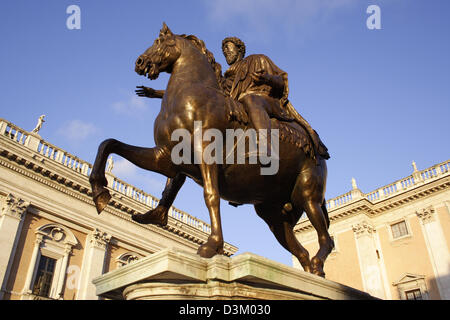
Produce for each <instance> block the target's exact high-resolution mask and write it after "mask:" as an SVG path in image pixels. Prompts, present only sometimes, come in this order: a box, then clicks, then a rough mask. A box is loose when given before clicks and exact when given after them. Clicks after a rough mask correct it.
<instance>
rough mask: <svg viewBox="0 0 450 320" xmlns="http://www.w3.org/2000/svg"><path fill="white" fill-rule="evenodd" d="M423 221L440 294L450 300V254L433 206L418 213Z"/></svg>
mask: <svg viewBox="0 0 450 320" xmlns="http://www.w3.org/2000/svg"><path fill="white" fill-rule="evenodd" d="M416 214H417V216H418V217H419V219H420V220H421V227H422V232H423V234H424V238H425V242H426V246H427V250H428V253H429V255H430V260H431V265H432V266H433V270H434V274H435V277H436V282H437V285H438V288H439V293H440V295H441V298H442V299H443V300H450V277H449V272H450V253H449V248H448V247H447V242H446V240H445V236H444V232H443V230H442V227H441V225H440V223H439V221H438V219H437V217H436V215H435V212H434V208H433V207H432V206H430V207H428V208H425V209H421V210H418V211H416Z"/></svg>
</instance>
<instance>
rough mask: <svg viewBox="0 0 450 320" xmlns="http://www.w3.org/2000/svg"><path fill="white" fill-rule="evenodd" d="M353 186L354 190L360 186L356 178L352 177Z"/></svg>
mask: <svg viewBox="0 0 450 320" xmlns="http://www.w3.org/2000/svg"><path fill="white" fill-rule="evenodd" d="M352 187H353V190H356V189H358V186H357V185H356V180H355V178H352Z"/></svg>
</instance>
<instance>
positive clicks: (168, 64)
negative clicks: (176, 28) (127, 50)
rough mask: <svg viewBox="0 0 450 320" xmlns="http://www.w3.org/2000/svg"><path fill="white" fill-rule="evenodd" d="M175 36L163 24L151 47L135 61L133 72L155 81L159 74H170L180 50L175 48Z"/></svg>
mask: <svg viewBox="0 0 450 320" xmlns="http://www.w3.org/2000/svg"><path fill="white" fill-rule="evenodd" d="M176 40H177V36H176V35H174V34H173V33H172V31H170V29H169V27H167V25H166V24H165V23H164V24H163V27H162V29H161V31H160V32H159V37H158V38H157V39H156V40H155V41H154V42H153V45H152V46H151V47H150V48H148V49H147V50H145V52H144V53H143V54H141V55H140V56H139V58H137V60H136V66H135V71H136V73H137V74H139V75H142V76H148V78H149V79H151V80H155V79H156V78H158V76H159V74H160V73H161V72H169V73H170V72H171V71H172V66H173V63H174V62H175V61H176V60H177V59H178V57H179V56H180V49H179V48H178V47H177V46H176V44H177V41H176Z"/></svg>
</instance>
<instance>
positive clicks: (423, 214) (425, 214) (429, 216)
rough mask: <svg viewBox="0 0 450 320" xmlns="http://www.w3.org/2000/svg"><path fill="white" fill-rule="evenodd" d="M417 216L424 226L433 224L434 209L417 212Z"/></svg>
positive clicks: (429, 208)
mask: <svg viewBox="0 0 450 320" xmlns="http://www.w3.org/2000/svg"><path fill="white" fill-rule="evenodd" d="M416 215H417V216H418V217H419V218H420V220H422V222H423V223H424V224H426V223H429V222H432V221H434V208H433V207H432V206H429V207H428V208H425V209H421V210H417V211H416Z"/></svg>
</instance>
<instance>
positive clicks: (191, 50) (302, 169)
mask: <svg viewBox="0 0 450 320" xmlns="http://www.w3.org/2000/svg"><path fill="white" fill-rule="evenodd" d="M217 65H218V64H217V63H216V62H215V61H214V58H213V56H212V54H211V53H210V52H209V51H208V50H207V49H206V48H205V47H204V42H203V41H201V40H199V39H198V38H197V37H195V36H192V35H190V36H186V35H176V34H173V33H172V32H171V31H170V29H169V28H168V27H167V26H166V25H165V24H164V25H163V28H162V29H161V31H160V34H159V37H158V38H157V39H156V40H155V41H154V43H153V45H152V46H151V47H149V48H148V49H147V50H146V51H145V52H144V53H143V54H142V55H140V56H139V58H138V59H137V61H136V65H135V71H136V72H137V73H138V74H139V75H142V76H146V77H148V78H149V79H151V80H154V79H156V78H157V77H158V75H159V74H160V73H161V72H167V73H169V74H171V76H170V79H169V82H168V84H167V88H166V90H165V92H164V95H163V96H162V97H161V98H162V103H161V111H160V113H159V114H158V116H157V117H156V120H155V123H154V138H155V142H156V146H155V147H153V148H145V147H137V146H132V145H128V144H125V143H123V142H120V141H118V140H116V139H107V140H105V141H103V142H102V143H101V144H100V145H99V148H98V152H97V155H96V158H95V162H94V165H93V168H92V172H91V175H90V178H89V181H90V184H91V187H92V197H93V200H94V202H95V205H96V208H97V211H98V213H99V214H100V213H101V212H102V210H103V209H104V208H105V207H106V206H107V205H108V202H109V200H110V199H111V195H110V193H109V191H108V190H107V189H106V186H107V180H106V178H105V166H106V163H107V159H108V156H109V155H110V154H112V153H115V154H118V155H120V156H122V157H124V158H125V159H127V160H129V161H130V162H132V163H133V164H135V165H136V166H138V167H140V168H142V169H146V170H150V171H153V172H158V173H160V174H163V175H164V176H166V177H168V178H169V179H168V185H167V186H166V188H167V190H168V191H167V192H165V193H163V198H162V199H161V201H160V205H159V206H158V207H157V208H156V209H153V210H151V211H149V212H148V213H146V214H138V215H135V216H133V219H134V220H136V221H139V220H140V216H145V217H147V218H148V217H149V216H150V217H153V218H151V219H150V220H149V221H150V223H154V224H159V225H165V224H167V211H168V208H169V207H170V205H171V203H172V202H173V200H174V198H175V196H176V193H177V191H178V190H179V188H180V187H181V185H182V184H183V183H184V181H185V178H186V177H190V178H191V179H193V180H194V181H195V182H196V183H197V184H199V185H200V186H202V187H203V189H204V200H205V203H206V206H207V208H208V211H209V215H210V220H211V234H210V235H209V237H208V240H207V242H206V243H204V244H202V245H201V246H200V247H199V248H198V251H197V254H199V255H200V256H201V257H204V258H211V257H213V256H214V255H216V254H223V245H224V239H223V234H222V225H221V216H220V198H222V199H225V200H227V201H229V202H230V204H252V205H253V206H254V208H255V211H256V213H257V214H258V216H259V217H261V218H262V219H263V220H264V221H265V222H266V223H267V224H268V226H269V228H270V230H271V231H272V232H273V234H274V235H275V237H276V239H277V240H278V242H279V243H280V244H281V245H282V246H283V247H284V248H285V249H286V250H288V251H289V252H291V253H292V254H293V255H294V256H295V257H296V258H297V259H298V260H299V262H300V264H301V265H302V267H303V269H304V270H305V271H306V272H310V273H313V274H316V275H319V276H322V277H324V276H325V273H324V271H323V266H324V262H325V259H326V258H327V256H328V255H329V254H330V252H331V250H332V249H333V247H334V243H333V240H332V239H331V237H330V235H329V233H328V227H329V223H330V222H329V218H328V213H327V209H326V207H325V201H324V197H325V186H326V176H327V167H326V163H325V159H322V158H319V161H316V160H317V159H313V158H312V157H311V155H310V154H308V152H310V150H309V149H308V148H307V147H308V146H311V142H310V139H309V138H308V135H307V133H306V131H305V129H304V128H302V126H300V125H298V124H297V123H295V122H283V121H279V120H277V119H273V118H272V119H271V125H272V128H273V129H279V132H280V134H279V138H280V139H279V151H278V155H277V157H278V159H279V168H278V171H277V172H276V173H275V174H269V175H262V174H261V169H262V168H263V167H264V164H263V163H256V164H255V163H253V164H251V163H245V164H240V163H232V164H228V163H225V161H222V162H220V161H219V162H212V163H211V162H207V161H197V162H195V161H194V162H189V161H185V162H181V163H174V161H172V157H171V152H172V149H173V148H174V147H175V145H177V143H178V142H177V141H172V138H171V134H172V133H173V132H174V130H176V129H184V130H185V132H187V133H188V134H189V135H190V137H191V138H193V139H191V141H192V146H191V147H192V148H191V150H192V151H191V154H190V155H188V156H189V157H190V158H195V156H196V155H198V154H201V153H202V152H204V151H205V149H206V148H207V147H208V145H209V144H210V141H200V142H198V141H197V142H194V140H195V139H194V138H195V137H194V136H195V135H196V134H197V131H198V129H199V128H198V127H199V126H198V124H199V123H200V124H201V127H200V129H202V130H203V131H205V130H207V129H214V130H216V131H217V130H218V132H220V133H222V134H223V135H222V136H223V137H224V139H225V136H226V135H225V133H226V130H229V129H234V130H238V129H241V130H246V129H249V128H251V126H252V125H251V123H248V121H245V119H244V118H245V115H243V114H242V112H241V111H242V109H239V103H238V102H236V101H234V100H233V101H231V100H232V99H231V98H230V97H229V96H227V95H226V94H224V93H223V91H222V90H221V87H220V85H219V80H218V78H219V75H220V76H221V71H220V70H221V69H219V68H218V66H217ZM219 66H220V65H219ZM230 106H234V107H230ZM233 115H234V116H233ZM239 115H240V116H239ZM224 142H225V141H224ZM308 150H309V151H308ZM224 157H225V155H224ZM163 200H164V201H163ZM163 202H164V203H163ZM303 212H306V214H307V216H308V218H309V220H310V221H311V223H312V225H313V226H314V228H315V229H316V232H317V234H318V241H319V245H320V248H319V250H318V251H317V253H316V255H315V256H314V257H313V258H311V259H310V257H309V253H308V251H307V250H306V249H305V248H304V247H303V246H302V245H301V244H300V243H299V242H298V240H297V238H296V237H295V235H294V231H293V228H294V226H295V224H296V223H297V221H298V220H299V219H300V217H301V215H302V214H303ZM152 219H153V220H152ZM149 221H147V223H148V222H149Z"/></svg>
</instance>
